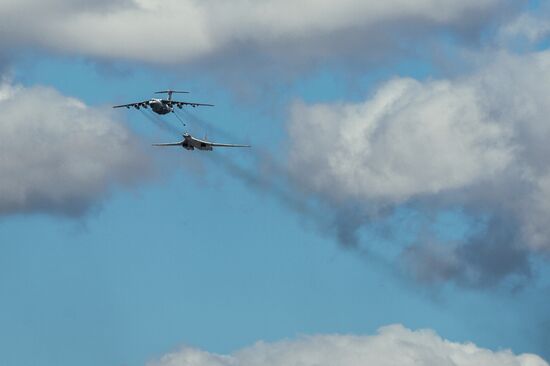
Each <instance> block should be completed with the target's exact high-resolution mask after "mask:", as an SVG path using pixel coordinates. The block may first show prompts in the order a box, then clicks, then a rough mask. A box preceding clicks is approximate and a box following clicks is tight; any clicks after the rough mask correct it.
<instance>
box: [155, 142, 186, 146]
mask: <svg viewBox="0 0 550 366" xmlns="http://www.w3.org/2000/svg"><path fill="white" fill-rule="evenodd" d="M182 144H183V141H180V142H164V143H158V144H153V146H181V145H182Z"/></svg>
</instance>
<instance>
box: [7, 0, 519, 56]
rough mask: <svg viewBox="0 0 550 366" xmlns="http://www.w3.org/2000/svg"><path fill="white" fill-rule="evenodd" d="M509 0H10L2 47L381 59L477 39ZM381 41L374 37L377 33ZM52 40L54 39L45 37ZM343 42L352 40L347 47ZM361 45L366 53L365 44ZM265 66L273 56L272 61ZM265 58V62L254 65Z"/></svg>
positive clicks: (137, 53) (88, 53)
mask: <svg viewBox="0 0 550 366" xmlns="http://www.w3.org/2000/svg"><path fill="white" fill-rule="evenodd" d="M510 3H511V2H510V1H507V0H462V1H457V0H439V1H435V0H417V1H414V2H411V1H408V0H388V1H384V2H380V1H377V0H368V1H365V0H363V1H360V0H343V1H339V2H338V3H336V2H334V1H326V0H324V1H312V0H300V1H296V0H294V1H290V0H263V1H252V2H251V1H247V0H237V1H232V2H226V1H219V0H207V1H194V0H166V1H162V2H158V1H154V0H117V1H96V2H93V4H92V3H90V2H86V1H66V0H49V1H36V0H18V1H15V0H7V1H2V3H1V4H0V19H1V20H2V22H1V23H2V34H4V35H5V36H3V37H2V36H0V40H2V42H3V43H4V44H6V45H8V46H10V47H40V48H45V49H50V50H56V51H59V52H64V53H68V54H80V55H85V56H91V57H98V58H106V59H126V60H134V61H145V62H151V63H161V64H176V63H183V62H190V61H194V60H197V59H200V58H204V57H208V56H214V55H217V54H219V53H227V52H231V50H232V49H235V48H238V49H239V50H241V51H242V50H243V49H255V50H261V51H262V53H263V54H265V55H268V56H269V58H270V59H281V58H287V57H290V58H304V57H305V58H308V59H312V58H313V57H319V56H323V55H326V52H327V51H326V50H327V49H328V50H330V52H331V53H334V52H335V50H337V51H338V52H340V51H343V49H342V47H344V48H345V45H346V44H347V45H348V46H349V48H351V49H353V52H355V53H361V52H365V50H368V49H369V46H376V47H372V48H370V50H369V51H368V52H372V53H376V52H377V51H376V49H377V48H385V47H386V46H387V44H388V43H392V44H393V43H394V41H395V40H393V35H394V34H395V35H397V34H398V35H399V37H398V38H401V39H402V38H403V37H405V36H407V35H410V34H414V33H416V32H420V33H421V34H423V35H429V34H430V31H431V30H433V29H436V28H438V27H443V28H447V29H450V30H454V31H456V32H457V33H464V34H466V35H467V33H471V32H472V30H473V32H474V33H475V30H478V29H479V27H481V26H483V25H484V24H486V22H487V18H490V17H494V16H495V14H499V12H500V10H502V8H505V7H506V6H508V4H510ZM374 34H376V36H373V35H374ZM45 35H47V36H45ZM342 40H345V41H346V42H342ZM358 46H360V47H358ZM266 60H267V59H266ZM256 61H258V60H256Z"/></svg>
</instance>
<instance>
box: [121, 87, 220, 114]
mask: <svg viewBox="0 0 550 366" xmlns="http://www.w3.org/2000/svg"><path fill="white" fill-rule="evenodd" d="M164 93H167V94H168V99H158V98H152V99H149V100H144V101H143V102H135V103H129V104H121V105H115V106H113V108H121V107H126V108H128V109H129V108H130V107H134V108H135V109H140V108H147V107H151V110H152V111H153V112H155V113H158V114H167V113H170V112H173V111H174V107H175V106H177V107H178V108H180V109H181V107H183V106H184V105H190V106H191V107H193V108H195V107H197V106H208V107H213V106H214V105H213V104H206V103H195V102H182V101H178V100H172V94H175V93H180V94H181V93H189V92H186V91H177V90H161V91H158V92H155V94H164Z"/></svg>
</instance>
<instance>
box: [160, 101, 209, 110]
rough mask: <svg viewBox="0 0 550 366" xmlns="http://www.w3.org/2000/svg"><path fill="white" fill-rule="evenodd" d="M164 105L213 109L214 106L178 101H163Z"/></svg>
mask: <svg viewBox="0 0 550 366" xmlns="http://www.w3.org/2000/svg"><path fill="white" fill-rule="evenodd" d="M163 102H165V103H166V104H168V105H169V106H170V107H172V106H178V107H179V108H181V107H182V106H184V105H190V106H191V107H193V108H194V107H198V106H205V107H213V106H214V104H208V103H195V102H180V101H178V100H163Z"/></svg>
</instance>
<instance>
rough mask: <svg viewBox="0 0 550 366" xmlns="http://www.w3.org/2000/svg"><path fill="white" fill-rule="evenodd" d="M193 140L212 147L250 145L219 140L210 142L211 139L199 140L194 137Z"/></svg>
mask: <svg viewBox="0 0 550 366" xmlns="http://www.w3.org/2000/svg"><path fill="white" fill-rule="evenodd" d="M193 140H194V141H195V142H198V143H200V144H205V145H209V146H212V147H250V145H240V144H221V143H219V142H212V141H206V140H201V139H198V138H196V137H193Z"/></svg>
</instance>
